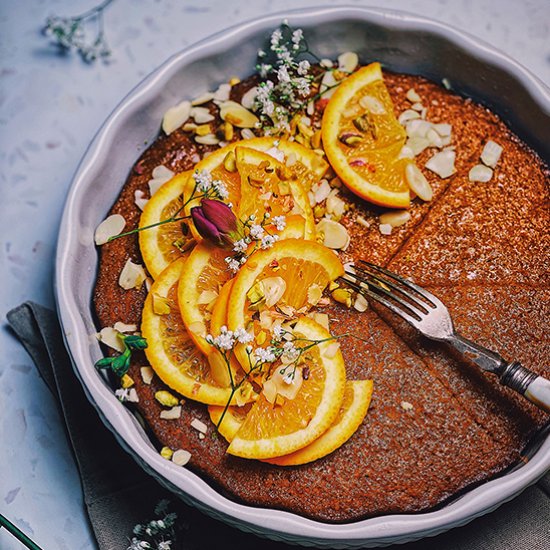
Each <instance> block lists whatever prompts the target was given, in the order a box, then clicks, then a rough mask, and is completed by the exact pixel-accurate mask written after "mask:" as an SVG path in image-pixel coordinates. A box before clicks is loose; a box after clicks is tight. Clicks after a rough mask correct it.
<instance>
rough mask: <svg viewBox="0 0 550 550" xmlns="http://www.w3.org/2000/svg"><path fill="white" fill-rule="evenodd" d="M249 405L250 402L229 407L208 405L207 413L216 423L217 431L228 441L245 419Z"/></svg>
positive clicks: (231, 439)
mask: <svg viewBox="0 0 550 550" xmlns="http://www.w3.org/2000/svg"><path fill="white" fill-rule="evenodd" d="M251 406H252V405H251V403H247V404H245V405H243V406H242V407H238V406H236V405H231V406H230V407H220V406H219V405H209V407H208V414H209V415H210V420H212V422H213V423H214V424H215V425H216V429H217V430H218V432H219V433H220V434H221V435H222V436H223V437H224V438H225V440H226V441H227V442H229V443H230V442H231V441H233V438H234V437H235V435H236V434H237V432H238V431H239V429H240V427H241V426H242V424H243V422H244V421H245V420H246V416H247V415H248V413H249V412H250V407H251Z"/></svg>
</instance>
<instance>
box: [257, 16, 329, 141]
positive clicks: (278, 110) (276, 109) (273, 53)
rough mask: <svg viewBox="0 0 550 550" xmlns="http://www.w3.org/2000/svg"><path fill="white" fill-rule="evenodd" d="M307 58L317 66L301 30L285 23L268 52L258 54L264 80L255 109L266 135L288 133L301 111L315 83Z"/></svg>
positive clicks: (272, 38)
mask: <svg viewBox="0 0 550 550" xmlns="http://www.w3.org/2000/svg"><path fill="white" fill-rule="evenodd" d="M307 56H310V57H311V58H313V60H315V61H316V62H320V59H319V58H318V57H317V56H316V55H315V54H314V53H313V52H311V51H310V49H309V46H308V44H307V42H306V39H305V37H304V33H303V31H302V29H296V30H293V29H292V28H291V27H290V26H289V25H288V24H287V23H283V24H282V25H281V26H280V27H279V28H278V29H276V30H275V31H273V33H272V34H271V39H270V45H269V50H268V51H264V50H260V51H259V52H258V64H257V65H256V70H257V71H258V73H259V74H260V77H261V78H262V79H264V80H263V81H262V82H261V83H260V84H259V86H258V91H257V95H256V98H255V108H256V111H257V112H258V114H259V116H260V124H261V126H262V127H263V129H264V130H265V131H266V132H269V133H274V134H277V133H283V132H288V131H290V125H289V123H290V120H291V119H292V117H293V116H294V114H295V113H296V112H297V111H299V110H301V109H302V108H303V103H304V100H305V99H306V98H307V97H308V96H309V95H310V93H311V84H312V83H313V81H314V75H313V74H311V73H310V70H311V63H310V61H309V60H308V59H307Z"/></svg>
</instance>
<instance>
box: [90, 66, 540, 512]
mask: <svg viewBox="0 0 550 550" xmlns="http://www.w3.org/2000/svg"><path fill="white" fill-rule="evenodd" d="M384 82H385V84H386V86H387V89H388V91H389V94H390V96H391V99H392V100H393V104H394V108H395V115H396V117H400V116H401V115H402V114H403V113H404V112H406V111H411V110H413V111H414V110H415V109H417V110H418V112H421V111H422V109H424V111H423V112H422V118H423V119H426V118H427V119H429V121H430V122H431V123H432V124H443V125H450V126H451V127H452V138H451V143H450V146H451V148H452V149H450V150H452V151H453V152H454V153H455V155H456V158H455V162H454V172H453V173H452V175H450V176H448V177H440V176H439V175H437V174H436V173H434V172H432V171H430V170H424V174H425V176H426V177H427V179H428V181H429V184H430V186H431V188H432V189H433V198H432V199H431V200H430V201H426V202H425V201H422V200H420V199H419V198H416V199H414V200H412V201H411V204H410V208H409V209H408V212H409V213H410V218H409V219H408V220H407V221H406V223H404V224H403V225H400V226H397V227H393V228H392V227H391V226H390V229H389V231H386V230H384V228H383V227H382V226H384V225H385V224H381V221H380V216H381V215H382V214H384V213H385V212H387V211H388V209H387V208H384V207H381V206H375V205H373V204H372V203H370V202H367V201H365V200H362V199H361V198H359V197H357V196H356V195H354V194H352V193H350V192H349V191H348V190H347V189H346V188H345V187H342V188H340V189H339V193H340V197H341V198H342V200H343V201H344V202H345V203H346V205H347V207H346V209H345V212H344V214H343V216H342V217H341V219H340V220H339V222H340V223H341V224H342V225H343V226H344V227H345V228H346V229H347V231H348V233H349V235H350V237H351V240H350V244H349V246H348V247H347V248H346V249H345V251H341V252H340V256H341V258H342V261H343V262H346V263H351V262H357V261H358V260H360V259H363V260H367V261H370V262H373V263H375V264H378V265H380V266H385V267H387V268H388V269H390V270H392V271H394V272H396V273H399V274H400V275H403V276H405V277H407V278H409V279H411V280H413V281H415V282H416V283H417V284H419V285H421V286H423V287H424V288H426V289H428V290H429V291H431V292H433V293H434V294H435V295H437V296H438V297H439V298H440V299H441V300H442V301H443V302H444V303H445V304H446V305H447V306H448V308H449V310H450V312H451V315H452V317H453V320H454V323H455V327H456V329H457V331H458V332H460V333H461V334H462V335H463V336H465V337H467V338H469V339H471V340H474V341H475V342H477V343H479V344H481V345H484V346H486V347H487V348H490V349H492V350H494V351H496V352H498V353H499V354H500V355H502V356H503V357H505V358H507V359H509V360H512V359H514V360H518V361H520V362H521V363H522V364H523V365H525V366H527V367H529V368H530V369H532V370H533V371H535V372H537V373H539V374H542V375H545V376H547V377H548V376H549V375H550V370H549V368H548V357H549V356H550V344H549V341H548V337H547V335H548V329H549V327H548V319H550V290H549V282H550V281H549V267H550V262H549V255H548V252H549V250H548V249H549V246H548V245H549V243H550V209H549V206H550V186H549V181H550V180H549V175H550V171H549V169H548V166H547V165H546V164H545V162H544V161H543V160H542V159H541V158H539V156H538V155H537V153H536V152H534V151H533V150H531V149H530V148H529V147H528V146H527V145H525V144H524V143H523V142H522V141H521V140H520V139H519V138H518V137H517V136H516V135H515V134H514V133H513V132H512V131H511V130H510V129H509V128H508V127H507V126H506V124H505V122H504V121H502V120H500V119H499V117H498V116H496V115H495V114H494V113H492V112H491V111H489V110H488V109H486V108H485V107H483V106H482V105H479V104H477V103H476V102H475V101H473V100H471V99H466V98H464V97H461V96H459V95H458V94H456V93H453V92H452V91H449V90H447V89H445V87H443V86H441V85H438V84H436V83H433V82H430V81H428V80H425V79H424V78H421V77H419V76H410V75H403V74H393V73H390V72H385V73H384ZM257 83H258V77H256V76H254V77H251V78H250V79H248V80H246V81H243V82H238V83H237V82H233V83H231V90H230V100H232V101H235V102H237V103H240V102H241V101H243V96H245V95H246V93H247V92H248V91H249V90H250V89H251V88H252V87H253V86H255V85H257ZM417 96H418V97H417ZM415 99H418V100H419V101H415ZM418 104H420V106H419V105H418ZM202 107H204V108H205V109H208V112H209V113H210V114H211V115H212V117H214V122H213V124H217V123H218V122H220V121H221V119H220V118H219V116H220V114H219V109H218V108H217V106H216V105H215V103H214V102H213V101H211V100H207V101H206V102H205V103H203V104H202ZM325 107H326V101H322V100H321V101H317V102H316V103H315V104H314V111H313V112H310V113H308V114H309V119H310V120H311V124H312V126H313V127H314V126H315V124H317V123H319V121H320V119H321V117H322V114H323V110H324V109H325ZM412 107H415V108H414V109H412ZM401 120H403V119H401ZM251 133H252V131H250V130H249V132H248V133H246V132H244V131H241V132H235V135H234V136H231V137H230V139H229V140H228V141H232V140H237V139H242V138H243V137H246V136H247V135H248V134H251ZM195 138H196V134H195V133H194V129H193V128H190V127H189V126H188V127H187V128H186V126H185V125H183V126H182V127H178V128H177V129H175V130H174V131H171V132H170V133H169V134H168V135H166V134H165V133H161V135H159V137H158V139H157V140H156V141H155V142H154V143H152V144H151V145H150V146H149V147H148V148H147V150H146V151H145V152H144V153H143V154H142V155H141V157H140V159H139V161H138V162H137V163H136V164H135V166H134V167H133V168H132V170H131V172H130V174H129V176H128V179H127V181H126V183H125V185H124V187H123V189H122V191H121V193H120V195H119V197H118V199H117V201H116V202H115V204H114V205H113V207H112V209H111V211H110V214H120V215H122V216H123V217H124V220H125V222H126V227H125V231H129V230H132V229H135V228H137V227H138V224H139V220H140V216H141V210H140V208H139V200H136V199H137V198H142V199H143V200H146V199H147V198H148V197H149V194H150V187H149V181H150V180H151V179H152V178H153V172H154V170H155V169H156V168H157V167H159V166H164V167H166V168H168V169H169V170H171V171H172V172H174V173H181V172H184V171H186V170H191V169H193V167H194V166H195V164H196V163H197V160H199V159H201V158H203V157H204V156H205V155H206V154H208V153H209V152H212V151H215V150H217V149H219V147H220V145H219V144H214V143H213V144H207V143H206V144H205V143H200V141H201V140H199V142H197V140H196V139H195ZM489 140H490V141H492V142H494V143H496V144H498V145H500V146H501V147H502V154H501V157H500V160H499V161H498V164H496V166H495V167H494V169H493V173H492V177H491V178H490V180H489V181H471V180H472V179H475V178H472V177H471V174H470V171H471V169H472V168H473V167H474V166H476V165H479V163H480V160H479V159H480V155H481V154H482V151H483V149H484V145H485V144H486V143H487V142H488V141H489ZM202 141H204V140H202ZM432 156H433V149H430V148H425V149H424V150H422V151H419V152H418V153H417V154H416V156H415V160H416V163H417V165H418V166H419V167H424V166H425V165H426V163H427V162H428V161H429V159H430V158H431V157H432ZM381 229H382V231H381ZM128 259H131V260H132V262H134V263H135V264H142V263H143V260H142V257H141V254H140V248H139V242H138V235H137V234H132V235H129V236H127V237H123V238H118V239H116V240H113V241H111V242H108V243H106V244H103V245H102V246H101V247H100V263H99V271H98V276H97V283H96V287H95V292H94V304H95V311H96V314H97V319H98V325H99V327H100V328H102V327H112V326H114V325H115V323H120V322H122V323H125V324H128V325H136V326H138V327H139V326H140V324H141V314H142V310H143V306H144V302H145V298H146V296H147V288H146V286H145V285H143V286H141V288H131V289H124V288H122V287H121V286H120V284H119V276H120V273H121V271H122V270H123V268H124V266H125V264H126V262H127V260H128ZM322 311H323V313H326V314H328V317H329V318H330V324H331V331H332V333H333V334H335V335H343V334H354V335H356V336H360V338H359V337H356V338H342V339H341V340H340V344H341V349H342V354H343V357H344V360H345V365H346V370H347V377H348V379H351V380H354V379H371V380H373V382H374V392H373V396H372V401H371V405H370V408H369V411H368V413H367V415H366V417H365V420H364V421H363V422H362V423H361V425H360V426H359V428H358V429H357V431H356V432H355V433H354V434H353V436H352V437H351V438H350V439H349V440H348V441H347V442H346V443H345V444H344V445H342V446H341V447H340V448H338V449H337V450H335V451H334V452H332V453H331V454H329V455H328V456H325V457H323V458H320V459H318V460H316V461H313V462H310V463H307V464H303V465H300V466H286V467H283V466H276V465H271V464H268V463H265V462H261V461H258V460H249V459H245V458H240V457H236V456H232V455H229V454H227V453H226V450H227V446H228V444H227V442H226V441H225V439H224V438H223V437H221V436H220V435H219V434H218V433H217V432H216V430H215V427H214V425H213V424H212V423H211V421H210V417H209V414H208V411H207V407H206V406H205V405H203V404H200V403H197V402H194V401H193V400H190V399H185V401H184V404H183V406H182V408H181V415H180V416H179V417H178V418H175V419H166V418H161V411H163V410H164V409H165V407H163V406H162V405H161V404H160V403H159V401H158V399H156V398H155V394H156V393H157V392H158V391H160V390H167V391H170V392H172V393H173V390H171V389H170V388H169V387H167V386H166V385H165V384H163V383H162V381H161V380H160V379H159V377H157V376H154V377H153V378H152V380H144V379H143V376H142V375H141V371H140V369H141V367H143V366H145V365H147V360H146V358H145V356H144V355H143V353H141V352H136V353H133V354H132V360H131V366H130V370H129V371H128V375H129V376H130V377H131V380H132V383H133V386H132V387H133V388H134V389H135V390H136V395H137V397H138V400H137V402H135V403H132V404H130V403H129V404H128V405H129V406H132V407H135V409H136V410H137V411H138V412H139V414H140V415H141V416H142V417H143V419H144V421H145V424H146V426H148V428H149V429H150V434H151V439H152V441H153V442H154V443H155V445H157V446H158V449H159V451H160V449H161V448H165V447H166V448H169V449H172V450H176V449H184V450H186V451H188V452H189V453H190V460H189V462H188V464H187V465H186V466H185V467H188V468H190V469H192V470H193V471H194V472H196V473H198V474H199V475H200V476H201V477H203V478H204V479H205V480H207V481H208V482H209V483H211V484H212V485H213V486H214V487H216V489H217V490H218V491H220V492H221V493H223V494H225V495H227V496H228V497H229V498H231V499H235V500H237V501H239V502H243V503H247V504H250V505H255V506H264V507H267V508H276V509H281V510H287V511H290V512H294V513H296V514H300V515H303V516H305V517H308V518H312V519H315V520H319V521H324V522H333V523H337V522H350V521H354V520H359V519H363V518H367V517H372V516H378V515H384V514H391V513H410V512H420V511H426V510H429V509H433V508H434V507H436V506H440V505H442V504H444V503H445V502H446V501H447V500H448V499H450V498H452V497H455V496H457V495H458V494H460V493H461V492H462V491H464V490H466V489H468V488H470V487H472V486H474V485H475V484H479V483H481V482H483V481H486V480H488V479H490V478H492V477H494V476H496V475H498V474H500V473H502V472H504V471H505V470H506V469H507V468H509V467H511V466H514V465H516V464H518V463H520V462H521V461H522V460H527V458H526V457H525V456H524V455H523V454H522V453H523V451H524V449H525V448H526V446H527V445H528V443H529V442H530V441H531V440H533V438H534V437H535V436H536V434H537V433H538V432H539V430H541V429H542V428H543V427H544V426H545V425H546V424H547V422H548V416H547V415H546V414H545V413H543V412H542V411H540V410H539V409H537V408H536V407H535V406H534V405H532V404H530V403H529V402H528V401H526V400H525V399H524V398H522V397H521V396H519V395H517V394H516V393H514V392H513V391H511V390H509V389H507V388H505V387H503V386H501V385H500V384H499V382H498V380H497V378H496V377H495V376H494V375H491V374H487V373H484V372H482V371H480V370H479V368H478V367H476V366H475V365H473V364H472V363H470V362H469V361H468V360H467V359H465V358H464V357H461V356H459V355H458V354H456V353H455V352H453V351H452V350H451V349H450V348H448V347H446V346H444V345H441V344H439V343H435V342H432V341H428V340H426V339H424V338H422V337H421V336H420V335H419V334H418V333H417V332H416V331H415V330H413V329H412V328H411V327H410V326H408V325H406V324H405V323H404V322H402V321H400V320H399V319H398V318H397V317H395V316H393V315H392V314H391V313H389V312H388V311H387V310H385V309H383V308H381V307H378V306H376V305H374V304H371V305H370V307H368V308H367V309H366V310H365V311H361V312H360V311H357V310H356V309H354V308H349V307H346V306H345V305H343V304H340V303H337V302H335V301H330V302H329V303H328V304H327V305H325V306H323V308H322ZM135 401H136V400H135ZM197 421H200V422H199V423H198V424H197ZM200 423H203V424H204V425H206V426H208V429H207V430H206V433H204V430H200V429H199V430H198V429H197V425H199V426H200V425H202V424H200Z"/></svg>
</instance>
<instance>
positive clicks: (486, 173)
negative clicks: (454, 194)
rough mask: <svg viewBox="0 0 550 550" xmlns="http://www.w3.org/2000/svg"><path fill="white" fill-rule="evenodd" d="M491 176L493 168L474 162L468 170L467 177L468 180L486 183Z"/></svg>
mask: <svg viewBox="0 0 550 550" xmlns="http://www.w3.org/2000/svg"><path fill="white" fill-rule="evenodd" d="M492 177H493V169H492V168H489V167H488V166H485V165H484V164H476V165H475V166H474V167H473V168H471V169H470V171H469V172H468V179H469V180H470V181H479V182H482V183H486V182H488V181H490V179H491V178H492Z"/></svg>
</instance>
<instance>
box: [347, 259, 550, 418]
mask: <svg viewBox="0 0 550 550" xmlns="http://www.w3.org/2000/svg"><path fill="white" fill-rule="evenodd" d="M344 280H345V282H346V283H347V284H348V285H349V286H350V287H352V288H353V289H354V290H356V291H357V292H360V293H361V294H362V295H363V296H365V297H368V298H371V299H373V300H375V301H377V302H379V303H381V304H383V305H385V306H386V307H387V308H388V309H390V310H391V311H393V312H394V313H396V314H397V315H399V317H401V318H402V319H404V320H405V321H407V322H408V323H409V324H411V325H412V326H413V327H415V328H416V329H417V330H418V331H420V332H421V333H422V334H423V335H424V336H427V337H428V338H430V339H432V340H438V341H441V342H447V343H448V344H450V345H451V346H453V347H454V348H456V349H457V350H458V351H460V352H461V353H462V354H464V355H465V356H466V357H468V358H469V359H470V360H472V361H473V362H474V363H476V364H477V365H478V366H479V367H481V368H482V369H483V370H486V371H489V372H492V373H494V374H496V375H497V376H498V377H499V379H500V383H501V384H503V385H505V386H508V387H510V388H512V389H513V390H515V391H517V392H518V393H520V394H522V395H523V396H525V397H526V398H527V399H529V401H531V402H533V403H535V404H536V405H538V406H539V407H540V408H541V409H543V410H545V411H546V412H550V380H547V379H546V378H544V377H543V376H539V375H537V374H536V373H534V372H533V371H530V370H529V369H527V368H525V367H523V366H522V365H521V364H520V363H519V362H518V361H512V362H510V363H509V362H507V361H505V360H504V359H503V358H502V357H501V356H500V355H498V354H497V353H495V352H493V351H491V350H488V349H486V348H484V347H483V346H480V345H478V344H476V343H475V342H471V341H470V340H467V339H466V338H464V337H463V336H460V334H458V333H457V332H455V329H454V326H453V321H452V319H451V316H450V314H449V310H448V309H447V308H446V307H445V305H444V304H443V302H441V300H439V299H438V298H437V297H436V296H434V295H433V294H432V293H431V292H428V291H427V290H424V289H423V288H421V287H419V286H418V285H416V284H414V283H412V282H411V281H409V280H407V279H404V278H403V277H401V276H399V275H396V274H395V273H392V272H391V271H388V270H387V269H384V268H383V267H380V266H377V265H374V264H371V263H369V262H365V261H363V260H360V262H359V263H358V264H356V265H354V267H353V270H350V269H348V270H346V275H345V276H344Z"/></svg>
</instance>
